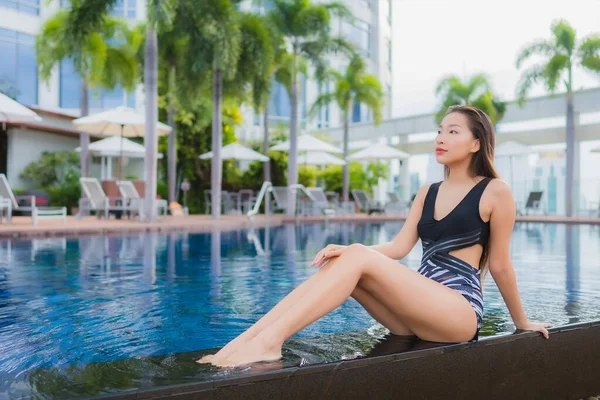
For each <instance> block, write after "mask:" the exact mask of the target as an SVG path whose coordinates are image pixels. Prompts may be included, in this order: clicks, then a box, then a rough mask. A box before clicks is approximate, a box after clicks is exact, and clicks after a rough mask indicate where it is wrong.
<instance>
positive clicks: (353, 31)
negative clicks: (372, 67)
mask: <svg viewBox="0 0 600 400" xmlns="http://www.w3.org/2000/svg"><path fill="white" fill-rule="evenodd" d="M342 36H343V37H345V38H346V39H347V40H348V41H349V42H351V43H353V44H354V45H355V46H357V47H358V48H359V49H360V50H362V51H364V52H366V53H367V54H369V50H370V48H371V46H370V42H371V27H370V25H369V24H368V23H366V22H364V21H361V20H358V19H357V20H356V21H354V24H350V23H348V22H342Z"/></svg>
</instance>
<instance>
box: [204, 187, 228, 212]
mask: <svg viewBox="0 0 600 400" xmlns="http://www.w3.org/2000/svg"><path fill="white" fill-rule="evenodd" d="M234 202H235V200H234V199H233V198H232V196H231V195H230V193H229V192H228V191H227V190H221V210H223V214H229V213H231V211H232V210H234V209H235V207H234ZM204 205H205V210H206V214H210V213H211V212H212V191H211V190H210V189H205V190H204Z"/></svg>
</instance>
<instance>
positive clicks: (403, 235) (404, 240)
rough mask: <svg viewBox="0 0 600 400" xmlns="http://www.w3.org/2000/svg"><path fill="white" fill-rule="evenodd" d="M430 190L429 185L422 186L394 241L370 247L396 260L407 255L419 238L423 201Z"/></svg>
mask: <svg viewBox="0 0 600 400" xmlns="http://www.w3.org/2000/svg"><path fill="white" fill-rule="evenodd" d="M428 190H429V185H423V186H421V188H420V189H419V192H418V193H417V195H416V196H415V199H414V201H413V204H412V207H411V208H410V211H409V213H408V216H407V218H406V221H405V222H404V225H403V226H402V229H400V232H398V234H397V235H396V237H395V238H394V239H393V240H392V241H390V242H386V243H381V244H376V245H374V246H369V248H371V249H373V250H376V251H378V252H380V253H381V254H383V255H385V256H388V257H389V258H391V259H394V260H401V259H403V258H404V257H406V255H407V254H408V253H409V252H410V251H411V250H412V248H413V247H414V246H415V244H416V243H417V240H418V239H419V234H418V232H417V224H418V223H419V220H420V219H421V214H422V213H423V203H424V201H425V196H426V195H427V191H428Z"/></svg>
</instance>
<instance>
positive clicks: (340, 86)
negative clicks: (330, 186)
mask: <svg viewBox="0 0 600 400" xmlns="http://www.w3.org/2000/svg"><path fill="white" fill-rule="evenodd" d="M329 79H331V80H333V82H334V85H335V87H334V90H333V91H331V92H328V93H324V94H322V95H320V96H319V97H318V98H317V100H316V101H315V103H314V105H313V106H312V108H311V111H310V114H311V115H312V116H314V115H315V114H316V113H317V112H319V110H320V109H321V108H322V107H324V106H326V105H327V104H329V103H332V102H335V103H336V104H337V105H338V107H339V108H340V110H341V112H342V120H343V124H344V140H343V147H344V160H347V158H348V142H349V132H350V117H351V113H352V107H353V105H354V102H359V103H360V104H364V105H365V106H367V108H369V109H370V110H371V111H373V117H374V120H375V124H376V125H378V124H380V123H381V118H382V116H381V114H382V109H383V96H384V93H383V90H382V88H381V83H380V82H379V80H378V79H377V77H376V76H374V75H371V74H368V73H367V68H366V64H365V61H364V60H363V58H362V57H361V56H360V55H358V54H355V55H354V56H353V57H352V59H351V60H350V63H349V64H348V67H347V68H346V71H345V72H344V73H343V74H342V73H340V72H338V71H335V70H330V71H329V72H328V74H327V75H326V80H329ZM343 170H344V173H343V178H342V181H343V191H342V199H343V201H345V202H347V201H348V192H349V187H350V172H349V165H348V163H346V165H344V167H343Z"/></svg>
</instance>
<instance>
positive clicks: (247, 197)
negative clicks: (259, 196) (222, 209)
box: [238, 189, 256, 214]
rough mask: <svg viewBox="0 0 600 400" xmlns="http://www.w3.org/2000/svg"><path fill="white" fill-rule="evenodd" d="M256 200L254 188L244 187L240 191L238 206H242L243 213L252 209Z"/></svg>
mask: <svg viewBox="0 0 600 400" xmlns="http://www.w3.org/2000/svg"><path fill="white" fill-rule="evenodd" d="M255 202H256V196H255V195H254V190H250V189H242V190H240V191H239V205H238V207H239V208H240V210H241V211H242V213H243V214H246V213H247V212H248V211H250V210H252V207H254V203H255Z"/></svg>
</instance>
